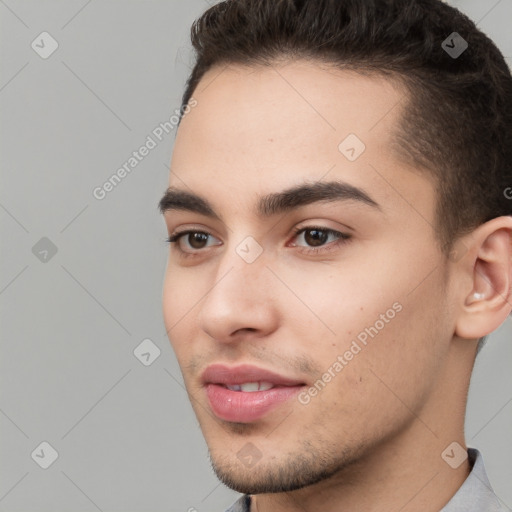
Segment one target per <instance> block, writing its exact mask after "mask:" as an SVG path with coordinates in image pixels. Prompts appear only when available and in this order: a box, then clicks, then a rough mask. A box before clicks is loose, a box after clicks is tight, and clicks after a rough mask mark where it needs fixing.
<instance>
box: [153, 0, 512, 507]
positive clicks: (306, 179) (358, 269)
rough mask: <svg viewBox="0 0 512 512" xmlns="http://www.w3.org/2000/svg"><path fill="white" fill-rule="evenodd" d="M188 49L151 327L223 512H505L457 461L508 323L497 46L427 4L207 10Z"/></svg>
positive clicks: (508, 166)
mask: <svg viewBox="0 0 512 512" xmlns="http://www.w3.org/2000/svg"><path fill="white" fill-rule="evenodd" d="M192 42H193V44H194V47H195V49H196V51H197V62H196V64H195V67H194V69H193V71H192V74H191V76H190V78H189V81H188V83H187V88H186V91H185V94H184V97H183V109H184V112H185V114H184V116H183V118H182V120H181V123H180V126H179V130H178V132H177V138H176V142H175V147H174V152H173V158H172V162H171V173H170V180H169V189H168V190H167V191H166V193H165V195H164V197H163V198H162V200H161V201H160V203H159V206H160V209H161V211H162V213H164V217H165V221H166V225H167V229H168V232H169V242H170V243H171V246H170V253H169V260H168V268H167V272H166V276H165V282H164V290H163V311H164V320H165V324H166V328H167V331H168V333H169V338H170V341H171V343H172V346H173V348H174V350H175V352H176V355H177V358H178V361H179V363H180V366H181V369H182V373H183V377H184V381H185V384H186V387H187V391H188V394H189V397H190V400H191V403H192V406H193V408H194V411H195V413H196V415H197V418H198V420H199V423H200V426H201V429H202V431H203V434H204V436H205V439H206V441H207V444H208V447H209V452H210V458H211V462H212V465H213V468H214V470H215V472H216V474H217V476H218V477H219V479H220V480H221V481H222V482H224V483H225V484H226V485H227V486H229V487H231V488H232V489H234V490H236V491H239V492H241V493H243V494H244V496H242V497H241V498H240V499H239V500H238V501H237V503H236V504H234V505H233V507H232V508H231V509H230V510H231V511H233V512H235V511H249V510H250V511H251V512H254V511H257V512H268V511H273V512H281V511H317V510H322V511H323V512H331V511H342V510H343V511H344V510H351V511H359V510H365V511H367V512H373V511H379V512H382V511H388V510H395V511H398V510H400V511H403V512H412V511H422V512H435V511H440V510H442V511H444V512H456V511H457V512H458V511H465V512H468V511H471V512H472V511H474V512H476V511H478V512H481V511H491V510H493V511H498V510H499V511H501V510H509V509H508V508H507V507H506V505H505V504H504V503H503V502H502V500H500V498H499V497H498V496H496V495H495V494H494V492H493V491H492V488H491V486H490V484H489V482H488V480H487V477H486V474H485V470H484V466H483V460H482V456H481V454H480V453H479V452H478V450H476V449H475V448H468V447H467V446H466V444H465V439H464V415H465V405H466V398H467V391H468V386H469V382H470V376H471V371H472V368H473V364H474V361H475V357H476V354H477V349H478V348H479V340H481V341H483V340H484V339H485V337H486V336H487V335H488V334H490V333H491V332H493V331H494V330H496V329H497V328H498V327H499V326H500V325H501V324H502V323H503V322H504V321H505V320H506V319H507V316H508V315H509V313H510V311H511V309H512V305H511V304H512V289H511V286H512V284H511V283H512V236H511V234H512V201H511V200H510V197H512V189H511V188H510V186H511V185H512V77H511V75H510V71H509V69H508V67H507V65H506V63H505V61H504V59H503V57H502V55H501V54H500V52H499V51H498V50H497V48H496V46H495V45H494V44H493V43H492V42H491V41H490V40H489V39H488V38H487V37H486V36H485V35H484V34H482V33H481V32H480V31H478V30H477V29H476V27H475V25H474V23H472V22H471V21H470V20H469V19H468V18H467V17H466V16H464V15H462V14H461V13H460V12H458V11H457V10H455V9H454V8H451V7H450V6H447V5H445V4H443V3H442V2H440V1H439V0H407V1H406V0H373V1H365V2H361V1H360V0H336V1H334V0H309V1H308V0H302V1H299V0H295V1H293V0H281V1H276V0H228V1H226V2H221V3H219V4H217V5H215V6H213V7H211V8H210V9H209V10H208V11H207V12H206V13H205V14H204V15H203V16H202V17H201V18H200V19H199V20H197V21H196V23H195V24H194V27H193V30H192ZM192 100H193V102H194V103H193V105H194V107H193V108H191V107H190V106H189V104H190V103H191V101H192Z"/></svg>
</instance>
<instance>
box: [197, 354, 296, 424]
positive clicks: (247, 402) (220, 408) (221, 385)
mask: <svg viewBox="0 0 512 512" xmlns="http://www.w3.org/2000/svg"><path fill="white" fill-rule="evenodd" d="M201 377H202V382H203V385H204V388H205V391H206V396H207V398H208V402H209V404H210V408H211V410H212V412H213V413H214V414H215V416H217V417H218V418H220V419H222V420H225V421H231V422H237V423H251V422H254V421H257V420H259V419H261V418H262V417H263V416H265V415H266V414H267V413H269V412H270V411H271V410H273V409H275V408H276V407H278V406H280V405H283V404H284V403H285V402H287V401H288V400H290V399H291V398H292V397H294V396H295V395H297V394H298V393H299V392H300V390H301V389H302V388H303V387H304V386H305V383H304V382H303V381H300V380H297V379H293V378H289V377H285V376H283V375H279V374H277V373H275V372H272V371H270V370H265V369H263V368H258V367H257V366H252V365H239V366H235V367H229V366H225V365H222V364H213V365H211V366H209V367H208V368H206V370H205V371H204V372H203V374H202V376H201ZM261 381H264V382H270V383H271V384H273V385H274V387H273V388H271V389H268V390H265V391H252V392H243V391H231V390H230V389H228V388H227V387H226V386H233V385H236V384H243V383H245V382H261Z"/></svg>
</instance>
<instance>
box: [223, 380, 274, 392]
mask: <svg viewBox="0 0 512 512" xmlns="http://www.w3.org/2000/svg"><path fill="white" fill-rule="evenodd" d="M226 387H227V388H228V389H229V390H231V391H243V392H245V393H252V392H253V391H266V390H267V389H272V388H273V387H274V384H271V383H270V382H244V383H243V384H234V385H232V386H226Z"/></svg>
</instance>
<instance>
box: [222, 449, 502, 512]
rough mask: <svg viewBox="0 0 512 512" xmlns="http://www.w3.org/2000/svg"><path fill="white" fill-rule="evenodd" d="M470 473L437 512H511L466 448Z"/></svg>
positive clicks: (244, 501) (245, 499)
mask: <svg viewBox="0 0 512 512" xmlns="http://www.w3.org/2000/svg"><path fill="white" fill-rule="evenodd" d="M468 460H469V463H470V464H471V465H472V468H471V472H470V473H469V475H468V477H467V478H466V480H465V481H464V483H463V484H462V485H461V486H460V487H459V490H458V491H457V492H456V493H455V495H454V496H453V497H452V499H451V500H450V501H449V502H448V503H447V504H446V505H445V506H444V507H443V508H442V509H441V510H440V511H439V512H511V509H509V508H508V507H507V506H506V505H505V504H504V503H503V502H502V501H501V500H500V499H499V498H498V497H497V496H496V494H495V493H494V491H493V490H492V487H491V484H490V483H489V480H488V478H487V474H486V472H485V467H484V460H483V457H482V454H481V453H480V452H479V451H478V450H477V449H476V448H468ZM250 510H251V497H250V496H248V495H244V496H242V497H241V498H240V499H239V500H237V501H236V503H234V504H233V505H232V506H231V507H230V508H229V509H228V510H226V512H250Z"/></svg>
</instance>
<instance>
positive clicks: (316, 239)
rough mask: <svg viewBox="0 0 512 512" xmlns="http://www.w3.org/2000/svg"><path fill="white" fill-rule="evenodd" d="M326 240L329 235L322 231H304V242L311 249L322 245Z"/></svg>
mask: <svg viewBox="0 0 512 512" xmlns="http://www.w3.org/2000/svg"><path fill="white" fill-rule="evenodd" d="M328 238H329V233H328V232H327V231H322V230H320V229H307V230H306V231H304V240H305V241H306V243H307V244H308V245H311V246H313V247H317V246H319V245H323V244H324V243H325V242H326V241H327V239H328Z"/></svg>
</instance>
